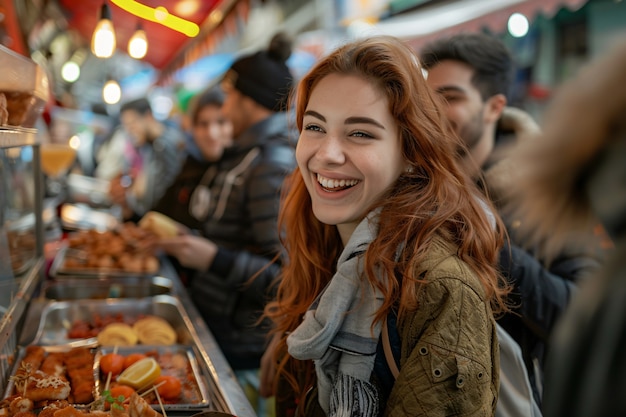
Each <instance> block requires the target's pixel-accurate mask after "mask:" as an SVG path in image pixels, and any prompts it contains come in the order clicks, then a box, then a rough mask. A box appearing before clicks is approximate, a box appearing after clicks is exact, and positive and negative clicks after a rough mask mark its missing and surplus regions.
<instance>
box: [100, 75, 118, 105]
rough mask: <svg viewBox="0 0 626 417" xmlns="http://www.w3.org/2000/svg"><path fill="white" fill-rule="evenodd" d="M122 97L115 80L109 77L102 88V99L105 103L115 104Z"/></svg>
mask: <svg viewBox="0 0 626 417" xmlns="http://www.w3.org/2000/svg"><path fill="white" fill-rule="evenodd" d="M121 98H122V89H121V88H120V85H119V84H118V82H117V81H115V80H114V79H112V78H111V79H109V80H108V81H107V82H106V83H105V84H104V87H103V88H102V99H103V100H104V102H105V103H107V104H117V103H119V101H120V99H121Z"/></svg>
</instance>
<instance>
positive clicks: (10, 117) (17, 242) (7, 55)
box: [0, 45, 48, 388]
mask: <svg viewBox="0 0 626 417" xmlns="http://www.w3.org/2000/svg"><path fill="white" fill-rule="evenodd" d="M0 69H1V71H0V74H1V75H0V378H1V379H0V380H1V381H5V380H6V377H7V374H8V372H9V369H8V368H9V366H10V362H11V358H12V357H13V354H14V352H15V349H16V346H17V341H18V338H19V329H20V328H21V324H22V322H23V320H24V316H25V312H26V310H27V307H28V303H29V302H30V300H31V298H32V296H33V293H34V292H35V289H36V288H37V286H38V285H39V284H40V282H41V281H42V279H43V276H44V257H43V221H42V213H43V207H42V205H43V177H42V173H41V166H40V165H41V164H40V145H39V143H38V136H37V130H36V129H34V128H33V126H34V125H35V122H36V120H37V118H39V117H40V115H41V112H42V110H43V106H44V104H45V102H46V101H47V99H48V81H47V78H46V76H45V73H44V72H43V70H42V69H41V68H40V67H39V66H38V65H37V64H36V63H35V62H34V61H32V60H30V59H29V58H26V57H23V56H21V55H18V54H16V53H14V52H13V51H10V50H8V49H7V48H5V47H3V46H1V45H0ZM2 388H4V387H2Z"/></svg>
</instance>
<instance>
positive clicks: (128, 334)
mask: <svg viewBox="0 0 626 417" xmlns="http://www.w3.org/2000/svg"><path fill="white" fill-rule="evenodd" d="M97 338H98V343H99V344H100V345H101V346H134V345H136V344H137V334H136V333H135V331H134V330H133V328H132V327H130V325H128V324H126V323H111V324H108V325H107V326H105V327H104V328H103V329H102V331H101V332H100V333H98V336H97Z"/></svg>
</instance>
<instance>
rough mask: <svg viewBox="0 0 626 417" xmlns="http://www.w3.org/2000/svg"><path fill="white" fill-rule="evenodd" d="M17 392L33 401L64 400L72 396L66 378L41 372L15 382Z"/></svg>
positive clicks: (35, 372)
mask: <svg viewBox="0 0 626 417" xmlns="http://www.w3.org/2000/svg"><path fill="white" fill-rule="evenodd" d="M15 387H16V389H17V392H18V393H20V394H21V395H22V396H23V397H24V398H27V399H29V400H31V401H34V402H37V401H43V400H64V399H66V398H67V397H68V396H69V395H70V383H69V381H67V380H66V379H65V378H63V377H60V376H56V375H48V374H46V373H45V372H42V371H40V370H37V371H34V372H30V373H29V374H28V376H27V377H25V378H19V379H16V381H15Z"/></svg>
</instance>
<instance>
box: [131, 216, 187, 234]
mask: <svg viewBox="0 0 626 417" xmlns="http://www.w3.org/2000/svg"><path fill="white" fill-rule="evenodd" d="M139 227H141V228H142V229H145V230H149V231H151V232H152V233H154V234H155V235H157V236H159V237H161V238H167V237H174V236H176V235H177V234H178V223H176V222H175V221H174V220H172V219H170V218H169V217H167V216H166V215H164V214H161V213H159V212H156V211H149V212H147V213H146V214H145V215H144V216H143V217H142V218H141V220H140V221H139Z"/></svg>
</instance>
